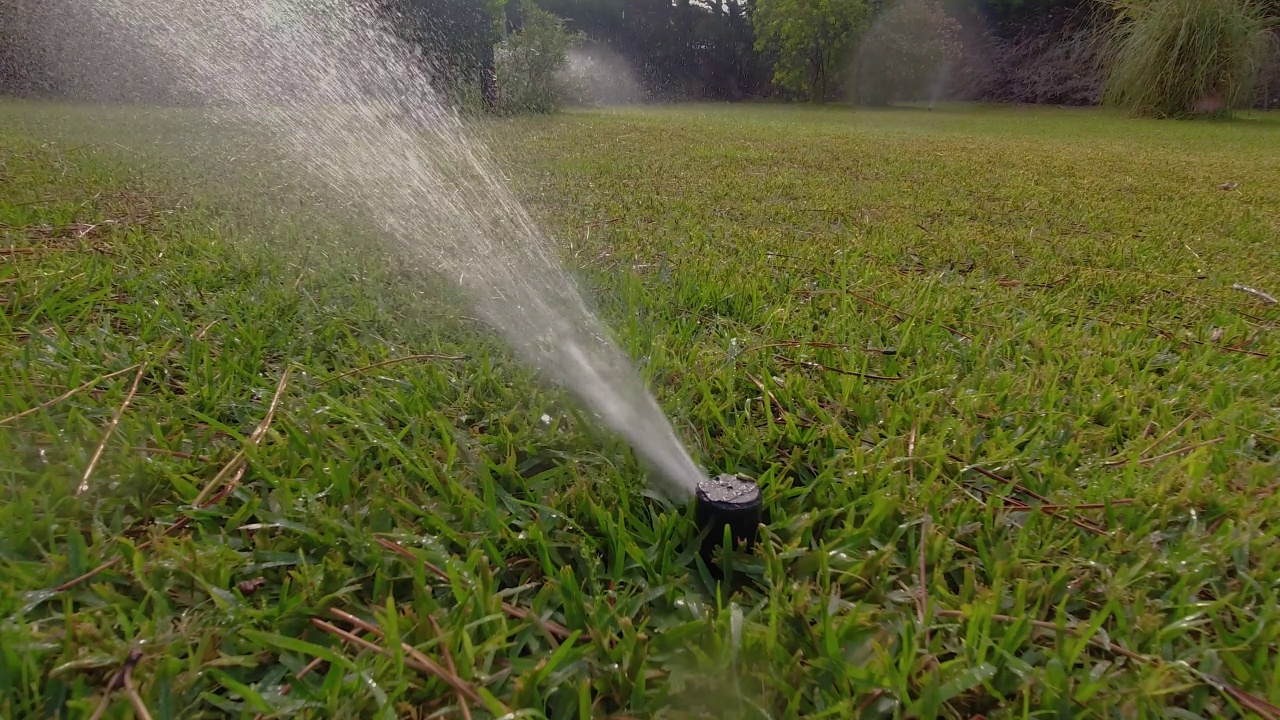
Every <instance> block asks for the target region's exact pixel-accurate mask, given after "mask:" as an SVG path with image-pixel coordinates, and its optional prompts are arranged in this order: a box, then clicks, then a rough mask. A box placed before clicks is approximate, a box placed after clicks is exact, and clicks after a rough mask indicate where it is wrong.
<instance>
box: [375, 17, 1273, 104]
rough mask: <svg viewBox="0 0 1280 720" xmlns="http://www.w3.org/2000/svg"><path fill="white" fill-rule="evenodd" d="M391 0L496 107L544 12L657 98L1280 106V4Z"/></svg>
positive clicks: (572, 39)
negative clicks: (503, 55)
mask: <svg viewBox="0 0 1280 720" xmlns="http://www.w3.org/2000/svg"><path fill="white" fill-rule="evenodd" d="M388 1H389V2H394V3H399V4H400V6H401V7H400V10H401V11H402V12H406V13H408V14H409V15H410V16H414V17H417V18H420V19H421V21H422V22H423V23H424V26H423V28H422V29H421V31H420V38H421V40H422V42H423V43H424V45H430V46H434V47H436V48H439V49H440V51H441V52H443V53H444V54H446V55H449V56H450V58H449V59H448V60H447V62H445V64H446V65H448V66H449V67H453V68H458V67H470V68H473V69H475V70H474V78H477V79H478V80H475V81H473V82H479V84H480V85H481V86H482V90H483V94H484V95H485V97H487V98H489V101H490V105H491V106H494V105H496V104H497V103H498V100H497V98H499V97H501V96H502V94H503V93H502V90H501V88H500V87H499V86H500V85H501V83H492V82H491V80H492V79H494V78H496V77H497V76H498V74H499V72H498V71H496V70H494V69H493V68H494V65H495V63H496V64H499V65H500V64H501V63H500V62H496V61H495V58H494V56H493V54H492V52H491V49H492V48H493V47H499V48H501V47H502V46H503V43H504V42H505V43H511V42H512V38H513V37H514V38H516V41H517V42H518V41H519V39H520V38H521V37H522V36H525V35H530V34H531V33H529V32H528V31H527V29H526V28H525V27H524V25H525V21H526V18H529V17H533V16H536V17H538V18H540V19H541V21H542V26H541V27H540V28H539V30H538V31H537V33H532V34H534V35H536V36H537V38H540V39H538V40H537V41H536V42H534V41H533V40H531V39H529V38H525V47H526V49H527V50H529V52H532V53H534V54H536V53H537V52H538V49H539V48H542V47H551V48H552V49H553V50H554V52H555V53H562V52H563V49H564V48H565V47H567V46H568V45H569V44H579V45H581V44H587V45H589V46H592V47H598V48H602V49H605V50H607V51H608V52H610V53H614V54H616V55H617V56H619V57H621V58H622V59H623V60H624V61H625V62H626V63H627V65H628V66H629V67H630V68H632V70H633V71H634V73H635V75H636V76H637V77H638V79H639V81H640V82H641V84H642V85H643V86H644V88H645V90H646V92H647V94H648V96H649V97H650V98H652V99H657V100H681V99H717V100H744V99H751V98H777V99H783V100H794V101H815V102H827V101H854V102H858V103H861V104H870V105H879V104H885V103H888V102H892V101H895V100H930V101H932V100H936V99H940V98H954V99H967V100H999V101H1019V102H1055V103H1070V104H1092V103H1100V102H1103V101H1109V102H1113V103H1114V104H1117V105H1122V106H1125V107H1128V108H1129V109H1131V110H1133V111H1134V112H1135V113H1138V114H1148V115H1160V116H1163V115H1183V114H1197V113H1208V114H1215V113H1221V112H1224V111H1226V112H1229V111H1230V110H1231V109H1232V108H1234V107H1240V106H1244V105H1247V104H1249V103H1250V102H1257V103H1259V104H1261V105H1264V106H1270V105H1272V104H1274V103H1280V50H1278V48H1280V43H1277V42H1276V27H1277V25H1276V19H1277V18H1278V17H1280V0H388ZM547 17H551V18H554V22H553V23H552V25H554V27H552V26H548V25H547V23H546V18H547ZM438 18H447V19H448V20H445V21H441V20H433V19H438ZM433 22H434V23H435V27H434V29H431V25H432V23H433ZM1188 27H1191V28H1196V31H1195V32H1192V33H1187V32H1185V31H1184V29H1185V28H1188ZM556 33H562V37H565V38H568V39H567V40H565V41H561V42H554V41H552V40H551V39H549V38H552V37H553V36H555V34H556ZM550 64H551V65H554V59H553V61H552V62H551V63H550ZM507 74H508V76H511V77H518V73H517V74H513V73H510V72H508V73H507ZM545 84H546V86H547V88H548V89H549V90H550V89H551V84H550V83H545ZM549 104H550V105H554V103H549Z"/></svg>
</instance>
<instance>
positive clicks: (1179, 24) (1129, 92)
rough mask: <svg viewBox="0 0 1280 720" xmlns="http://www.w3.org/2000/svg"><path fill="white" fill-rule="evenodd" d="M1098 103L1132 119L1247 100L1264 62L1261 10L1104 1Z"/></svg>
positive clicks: (1232, 2)
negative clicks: (1102, 85) (1106, 52)
mask: <svg viewBox="0 0 1280 720" xmlns="http://www.w3.org/2000/svg"><path fill="white" fill-rule="evenodd" d="M1107 1H1108V2H1109V4H1111V5H1113V6H1114V7H1115V9H1116V10H1117V20H1116V22H1115V24H1114V25H1113V26H1112V28H1111V30H1110V34H1109V41H1110V57H1109V63H1110V72H1109V76H1108V78H1107V85H1106V93H1105V96H1104V98H1105V101H1106V102H1107V103H1109V104H1112V105H1115V106H1118V107H1121V108H1124V109H1126V110H1128V111H1129V112H1130V113H1132V114H1134V115H1145V116H1151V117H1186V116H1196V115H1224V114H1230V113H1231V112H1232V111H1233V110H1235V109H1238V108H1240V107H1244V106H1245V105H1246V104H1247V103H1248V102H1249V100H1250V99H1251V98H1252V93H1253V91H1254V88H1255V84H1256V80H1257V77H1258V74H1259V72H1260V69H1261V65H1262V63H1263V62H1264V60H1265V57H1266V50H1267V42H1268V30H1269V28H1270V21H1269V20H1268V18H1267V7H1266V5H1265V4H1264V3H1262V2H1258V1H1257V0H1107Z"/></svg>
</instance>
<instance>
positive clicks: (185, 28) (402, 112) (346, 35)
mask: <svg viewBox="0 0 1280 720" xmlns="http://www.w3.org/2000/svg"><path fill="white" fill-rule="evenodd" d="M371 1H372V0H371ZM74 5H76V6H79V5H80V3H79V2H75V3H74ZM91 5H92V9H91V10H90V11H89V12H88V13H87V14H89V15H91V17H90V18H83V15H81V16H80V17H81V18H82V19H81V22H82V23H84V24H86V25H91V26H92V29H91V30H90V29H88V28H86V31H87V32H94V33H112V34H117V36H118V37H121V38H125V39H126V40H127V42H128V43H129V44H134V45H137V46H138V47H139V48H144V49H145V51H144V52H140V53H135V54H134V55H135V57H145V58H147V62H148V64H151V65H153V66H154V67H157V68H163V69H164V71H165V73H166V74H167V75H170V76H172V77H173V78H174V79H175V81H176V82H177V83H178V84H179V85H180V86H181V87H182V88H183V90H184V91H187V92H191V93H195V94H196V95H197V96H198V97H199V98H201V100H203V101H204V102H205V103H206V104H208V105H210V106H212V107H213V108H214V110H213V112H214V114H215V117H218V118H223V119H225V120H226V121H228V122H236V123H248V124H250V125H251V127H253V128H254V130H255V132H256V133H259V134H261V135H262V136H263V137H264V138H265V139H266V141H267V143H268V145H269V147H271V148H272V149H274V150H278V151H283V155H284V157H285V158H286V159H287V161H288V163H289V165H290V167H296V169H297V170H298V171H300V174H301V176H302V177H304V178H306V177H310V178H312V179H313V180H314V181H316V182H317V183H318V185H320V186H323V187H326V188H328V190H329V194H330V196H332V197H335V198H341V199H342V200H344V201H350V204H351V206H352V207H354V208H357V210H358V212H359V213H360V215H361V216H362V219H363V220H364V221H365V222H366V223H368V224H370V225H372V226H373V227H374V228H376V229H377V230H378V231H379V233H380V234H382V235H385V236H386V238H388V240H389V241H390V243H391V249H392V251H393V252H394V253H396V256H397V257H399V258H402V259H403V260H404V261H405V263H406V264H407V265H409V266H411V267H416V268H426V269H428V270H429V271H430V272H432V273H433V274H437V275H439V276H441V277H444V278H447V279H448V280H449V281H451V282H452V283H454V284H455V285H456V286H457V287H458V288H460V289H461V290H462V291H463V292H464V294H465V296H466V297H467V298H468V299H469V301H470V302H471V303H472V304H473V305H474V306H475V308H476V312H478V313H479V314H480V315H481V317H482V318H483V319H484V320H485V321H486V322H488V323H489V324H490V325H492V326H493V327H494V328H496V329H497V330H498V331H499V332H500V333H501V334H502V335H503V336H504V337H505V339H506V340H507V342H508V343H510V345H511V346H512V347H513V348H514V349H515V350H516V351H517V352H518V353H519V355H520V356H521V357H523V358H524V359H525V360H526V361H527V362H529V363H530V364H532V365H533V366H535V367H536V368H537V369H538V370H539V371H541V372H542V373H543V374H544V375H545V376H547V377H549V378H550V379H552V380H554V381H556V382H558V383H559V384H561V385H563V386H565V387H566V388H568V389H569V390H571V391H572V392H573V393H574V394H575V395H576V396H577V397H578V398H579V399H580V400H581V401H582V402H583V403H585V404H586V405H588V406H589V407H590V408H591V409H592V410H594V411H595V413H597V414H598V415H599V416H600V418H601V419H602V420H603V421H604V422H605V423H607V424H608V425H609V426H610V427H612V428H613V429H614V430H616V431H617V432H618V433H619V434H621V435H622V436H623V437H625V438H626V439H627V440H629V441H630V443H631V444H632V445H633V447H634V448H635V449H636V451H637V452H638V453H639V455H640V456H641V457H642V458H643V459H644V460H645V461H646V463H647V464H648V465H649V466H651V469H652V470H654V472H655V474H656V475H657V476H658V478H659V479H660V480H663V481H665V483H664V485H663V489H664V490H666V491H668V492H669V493H671V494H674V495H676V496H679V497H687V496H689V495H691V494H692V492H693V489H694V486H695V485H696V483H697V481H698V480H699V477H700V471H699V469H698V467H697V466H696V465H695V464H694V462H693V460H692V459H691V458H690V457H689V455H688V453H687V452H686V451H685V450H684V448H683V447H682V445H681V443H680V442H679V440H678V439H677V437H676V435H675V433H674V431H673V430H672V427H671V425H670V423H669V422H668V421H667V419H666V417H665V416H664V415H663V413H662V411H661V409H660V408H659V407H658V405H657V403H656V402H655V401H654V399H653V398H652V396H651V395H650V394H649V393H648V391H647V390H646V389H645V387H644V386H643V384H642V382H641V381H640V378H639V376H638V375H637V374H636V373H635V371H634V370H633V369H632V367H631V365H630V363H629V362H628V361H627V359H626V358H625V357H624V356H623V355H622V354H621V353H620V352H619V351H618V350H617V349H616V348H615V347H614V346H613V345H612V344H611V343H610V341H609V340H608V339H607V332H606V329H605V328H604V327H603V326H602V324H601V323H600V322H599V321H598V320H597V319H596V318H595V317H594V316H593V315H592V313H591V312H590V311H589V310H588V309H587V306H586V305H585V303H584V302H583V299H582V298H581V296H580V295H579V293H578V291H577V289H576V288H575V286H574V284H573V283H572V281H571V280H570V279H569V278H568V276H567V275H566V274H565V272H564V271H563V270H562V269H561V267H560V266H559V264H558V263H557V262H556V260H555V258H554V257H553V256H552V254H551V252H550V250H549V249H548V245H547V240H546V238H545V237H544V235H543V233H542V232H541V231H540V230H539V228H538V227H537V226H536V225H535V224H534V222H533V221H532V220H531V218H530V216H529V215H528V214H527V212H526V210H525V209H524V208H523V207H522V206H521V205H520V203H519V202H518V201H517V200H516V198H515V197H514V195H513V194H512V193H511V192H510V190H509V189H508V187H507V183H506V181H505V179H504V178H503V176H502V174H501V172H500V171H499V169H498V168H497V166H496V165H495V163H494V162H493V160H492V159H491V157H490V154H489V152H488V151H487V149H486V148H485V147H484V146H483V145H482V144H481V143H479V142H477V141H476V140H475V139H474V138H472V136H471V135H470V134H469V133H468V132H467V129H466V128H465V127H464V124H463V121H462V119H461V118H460V117H459V116H458V115H457V114H456V113H455V112H453V111H452V110H450V109H448V108H447V107H446V105H445V104H444V103H443V102H441V99H440V98H439V97H438V96H437V94H436V93H435V91H434V90H433V89H432V87H431V85H430V84H429V82H428V80H427V74H426V72H425V65H424V63H423V62H422V61H421V56H420V53H418V52H416V51H415V50H414V49H413V48H411V47H409V46H407V45H405V44H403V43H402V42H400V41H399V40H398V39H397V38H396V37H395V36H394V35H393V34H392V33H391V32H389V31H388V28H387V26H386V23H385V18H384V17H382V16H380V15H378V14H377V13H375V12H374V9H373V7H372V6H371V3H366V2H351V1H350V0H99V1H98V2H96V3H92V4H91ZM86 20H87V22H86ZM237 151H243V149H242V148H241V149H239V150H232V149H228V150H226V151H225V152H226V154H227V155H228V156H230V155H233V154H235V152H237Z"/></svg>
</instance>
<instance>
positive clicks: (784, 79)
mask: <svg viewBox="0 0 1280 720" xmlns="http://www.w3.org/2000/svg"><path fill="white" fill-rule="evenodd" d="M870 17H871V8H870V6H868V5H867V3H866V2H865V0H757V1H756V7H755V16H754V17H753V18H752V20H753V24H754V26H755V31H756V49H757V50H759V51H760V52H762V53H766V54H767V55H769V56H770V57H771V58H772V59H773V62H774V65H773V81H774V83H775V84H776V85H778V86H779V87H781V88H783V89H784V90H786V91H788V92H791V93H794V94H796V95H798V96H801V97H807V98H808V99H810V100H813V101H815V102H825V101H826V100H828V99H830V98H831V97H832V96H833V94H834V93H835V92H836V91H838V89H839V87H840V84H841V79H842V77H841V76H842V75H843V74H844V72H845V70H846V69H847V67H848V65H849V64H850V62H851V61H852V58H853V52H854V48H855V45H856V44H857V41H858V38H859V36H860V35H861V34H862V31H863V30H865V29H866V27H867V23H868V21H869V19H870Z"/></svg>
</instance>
